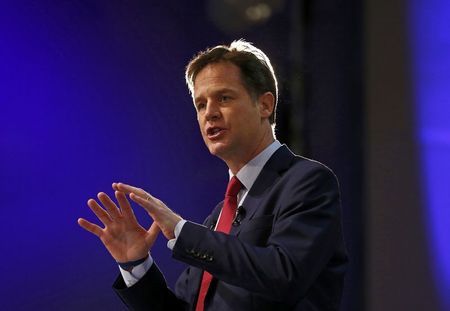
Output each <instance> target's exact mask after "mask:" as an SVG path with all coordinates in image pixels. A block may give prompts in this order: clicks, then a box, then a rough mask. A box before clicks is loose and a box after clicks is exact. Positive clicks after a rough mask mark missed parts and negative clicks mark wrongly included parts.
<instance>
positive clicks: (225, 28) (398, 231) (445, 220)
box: [0, 0, 450, 311]
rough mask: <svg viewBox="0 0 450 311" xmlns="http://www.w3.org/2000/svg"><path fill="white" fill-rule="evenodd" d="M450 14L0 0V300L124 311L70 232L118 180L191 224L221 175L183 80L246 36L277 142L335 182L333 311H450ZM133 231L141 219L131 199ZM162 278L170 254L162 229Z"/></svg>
mask: <svg viewBox="0 0 450 311" xmlns="http://www.w3.org/2000/svg"><path fill="white" fill-rule="evenodd" d="M449 11H450V6H449V4H448V3H446V2H445V1H444V0H433V1H425V0H414V1H407V2H406V1H400V0H393V1H387V0H386V1H384V0H383V1H375V0H365V1H357V0H341V1H325V0H316V1H310V0H304V1H282V0H271V1H251V0H246V1H224V0H223V1H219V0H216V1H213V0H210V1H164V2H163V3H162V2H160V1H137V0H136V1H119V0H111V1H86V0H66V1H10V2H8V1H2V2H1V3H0V59H1V61H0V83H1V86H0V105H1V111H0V148H1V149H0V174H1V175H0V177H1V181H0V194H1V198H2V202H1V211H2V213H1V214H2V217H1V225H0V234H1V237H2V238H1V244H0V255H1V261H0V273H1V274H0V275H1V277H2V282H1V285H0V292H1V295H2V298H3V299H2V300H3V301H2V307H0V309H1V310H62V309H64V310H66V311H69V310H125V307H124V306H123V305H122V303H121V302H120V301H119V299H118V298H117V297H116V296H115V294H114V293H113V292H112V290H111V288H110V287H111V284H112V281H113V280H114V278H115V277H116V275H117V273H118V268H117V266H116V264H115V263H114V261H113V260H112V259H111V257H110V256H109V254H108V253H107V251H106V250H105V249H104V248H103V247H102V245H101V243H100V242H99V241H98V240H97V239H96V238H95V237H94V236H92V235H90V234H89V233H87V232H85V231H83V230H82V229H81V228H79V227H78V225H77V223H76V220H77V218H78V217H85V218H88V219H91V220H94V219H95V217H94V216H93V215H92V214H91V213H90V211H89V209H88V208H87V206H86V201H87V200H88V199H89V198H91V197H94V196H95V195H96V193H97V192H99V191H105V192H107V193H109V194H112V193H113V192H112V190H111V188H110V187H111V183H112V182H115V181H122V182H127V183H131V184H134V185H138V186H140V187H143V188H145V189H146V190H148V191H149V192H151V193H152V194H154V195H155V196H157V197H159V198H161V199H162V200H163V201H165V202H166V203H167V204H168V205H169V206H170V207H171V208H173V209H174V210H176V211H177V212H179V213H180V214H181V215H182V216H183V217H185V218H186V219H190V220H193V221H197V222H201V221H202V220H203V219H204V217H206V216H207V215H208V213H209V211H210V210H211V209H212V207H213V206H215V204H216V203H217V202H218V201H220V200H221V198H222V196H223V190H224V189H225V185H226V182H227V168H226V166H225V165H224V164H223V163H222V162H221V161H220V160H218V159H216V158H214V157H212V156H211V155H209V153H208V151H207V149H206V148H205V147H204V145H203V142H202V139H201V136H200V134H199V131H198V128H197V124H196V119H195V111H194V109H193V106H192V102H191V99H190V96H189V94H188V91H187V88H186V86H185V82H184V67H185V65H186V64H187V62H188V61H189V59H190V58H191V57H192V56H193V54H195V53H196V52H198V51H200V50H203V49H205V48H206V47H208V46H214V45H217V44H221V43H226V44H229V43H230V42H231V41H232V40H234V39H239V38H245V39H246V40H248V41H250V42H253V43H254V44H255V45H256V46H258V47H260V48H261V49H262V50H263V51H265V52H266V53H267V54H268V56H269V57H270V58H271V60H272V62H273V65H274V67H275V71H276V72H277V74H278V77H279V85H280V102H279V106H278V125H277V137H278V139H279V140H280V141H281V142H282V143H286V144H288V145H289V146H290V147H291V148H292V149H293V150H295V151H296V152H297V153H299V154H302V155H304V156H307V157H312V158H314V159H317V160H319V161H321V162H323V163H325V164H326V165H328V166H330V167H331V168H332V169H333V170H334V171H335V173H336V174H337V176H338V177H339V180H340V184H341V191H342V203H343V211H344V219H343V223H344V230H345V237H346V243H347V247H348V249H349V254H350V260H351V262H350V263H351V264H350V267H349V272H348V274H347V279H346V287H345V292H344V298H343V303H342V310H450V299H449V296H448V293H449V292H450V264H449V262H450V249H449V247H448V245H450V241H449V237H450V229H449V228H450V221H449V219H450V212H449V208H448V206H449V204H450V197H449V191H448V185H449V184H450V183H449V177H448V176H450V167H449V164H448V162H449V161H448V159H449V156H450V125H449V124H450V123H449V121H450V108H449V106H450V103H449V99H448V98H449V97H450V96H449V95H450V94H449V91H448V85H450V57H448V55H450V36H449V33H450V23H449V20H450V14H449ZM135 211H136V213H137V214H138V217H139V219H140V220H141V222H142V224H143V225H145V226H149V224H150V220H149V219H148V217H147V216H146V214H145V213H144V212H143V211H142V209H141V208H139V207H136V208H135ZM152 254H153V256H154V258H155V260H156V261H157V262H158V265H159V266H160V267H161V269H162V270H163V271H164V273H165V276H166V278H167V280H168V282H169V284H173V283H174V282H175V280H176V277H177V275H178V274H179V273H180V271H181V270H182V269H183V264H181V263H179V262H176V261H174V260H173V259H171V254H170V251H169V250H168V249H167V248H166V241H165V239H164V238H163V237H161V238H160V239H159V240H158V241H157V244H156V245H155V247H154V248H153V250H152Z"/></svg>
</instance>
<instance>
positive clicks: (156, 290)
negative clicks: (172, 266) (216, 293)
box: [113, 263, 187, 311]
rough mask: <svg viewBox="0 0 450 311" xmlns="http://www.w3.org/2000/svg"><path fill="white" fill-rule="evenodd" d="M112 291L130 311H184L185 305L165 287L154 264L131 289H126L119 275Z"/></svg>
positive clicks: (163, 280)
mask: <svg viewBox="0 0 450 311" xmlns="http://www.w3.org/2000/svg"><path fill="white" fill-rule="evenodd" d="M113 289H114V290H115V292H116V293H117V294H118V295H119V297H120V299H121V300H122V301H123V302H124V303H125V305H126V306H127V307H128V309H130V310H135V311H141V310H142V311H144V310H145V311H149V310H154V311H156V310H158V311H159V310H174V311H176V310H186V309H187V304H186V302H185V301H183V299H182V298H178V297H176V296H175V295H174V294H173V292H172V291H171V290H170V289H169V288H168V287H167V285H166V281H165V279H164V276H163V275H162V273H161V271H160V270H159V268H158V266H157V265H156V263H153V265H152V267H151V268H150V269H149V271H147V273H146V274H145V275H144V277H143V278H142V279H140V280H139V282H137V283H136V284H134V285H133V286H131V287H127V286H126V284H125V282H124V281H123V278H122V276H121V275H119V276H118V277H117V279H116V281H115V282H114V284H113Z"/></svg>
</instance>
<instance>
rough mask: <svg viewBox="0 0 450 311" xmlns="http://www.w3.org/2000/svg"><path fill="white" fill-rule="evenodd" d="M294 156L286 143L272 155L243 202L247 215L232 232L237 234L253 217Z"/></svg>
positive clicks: (233, 227)
mask: <svg viewBox="0 0 450 311" xmlns="http://www.w3.org/2000/svg"><path fill="white" fill-rule="evenodd" d="M294 157H295V155H294V154H293V153H292V151H290V150H289V148H288V147H287V146H286V145H282V146H281V147H280V148H279V149H278V150H277V151H276V152H275V153H274V154H273V155H272V156H271V157H270V159H269V160H268V161H267V163H266V165H264V167H263V169H262V171H261V173H260V174H259V175H258V178H256V181H255V183H254V184H253V187H252V188H251V189H250V190H249V192H248V194H247V197H246V198H245V200H244V202H243V203H242V206H241V208H243V209H244V210H245V217H244V218H243V220H242V222H241V224H240V225H239V226H232V228H231V232H230V234H232V235H237V234H238V233H239V231H240V230H241V227H242V226H244V225H245V223H246V222H248V221H249V220H250V219H251V218H252V216H253V214H254V213H255V212H256V210H257V209H258V205H259V203H260V202H261V198H262V197H263V196H264V195H265V194H266V193H267V191H269V190H270V189H271V188H272V187H273V186H274V184H275V183H276V181H277V180H278V179H279V178H280V176H281V175H282V174H283V172H284V171H286V170H287V169H288V168H289V167H290V166H291V162H292V160H293V159H294Z"/></svg>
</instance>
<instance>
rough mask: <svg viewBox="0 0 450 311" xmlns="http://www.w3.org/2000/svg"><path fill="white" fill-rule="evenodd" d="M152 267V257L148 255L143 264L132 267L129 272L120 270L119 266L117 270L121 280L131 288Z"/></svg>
mask: <svg viewBox="0 0 450 311" xmlns="http://www.w3.org/2000/svg"><path fill="white" fill-rule="evenodd" d="M152 265H153V258H152V256H150V253H149V254H148V257H147V259H146V260H145V261H144V262H143V263H141V264H139V265H137V266H135V267H133V269H131V271H127V270H125V269H122V268H121V267H120V266H119V270H120V274H122V278H123V280H124V282H125V284H126V285H127V287H131V286H133V285H134V284H136V283H137V282H138V281H139V280H140V279H142V277H143V276H144V275H145V274H146V273H147V271H148V270H150V268H151V267H152Z"/></svg>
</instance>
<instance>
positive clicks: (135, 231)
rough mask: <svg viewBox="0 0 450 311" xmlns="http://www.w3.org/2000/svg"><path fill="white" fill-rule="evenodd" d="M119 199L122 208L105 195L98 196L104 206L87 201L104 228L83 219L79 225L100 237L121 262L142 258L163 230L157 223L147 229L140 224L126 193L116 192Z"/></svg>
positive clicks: (101, 193)
mask: <svg viewBox="0 0 450 311" xmlns="http://www.w3.org/2000/svg"><path fill="white" fill-rule="evenodd" d="M115 196H116V198H117V202H119V206H120V208H118V207H117V205H116V204H115V203H114V202H113V201H112V200H111V199H110V198H109V197H108V195H106V194H105V193H103V192H100V193H99V194H98V195H97V197H98V200H99V201H100V203H101V204H102V205H103V207H102V206H101V205H100V204H99V203H97V201H96V200H94V199H90V200H89V201H88V202H87V204H88V206H89V207H90V209H91V210H92V211H93V212H94V214H95V215H96V216H97V217H98V219H99V220H100V221H101V222H102V223H103V224H104V228H101V227H100V226H98V225H96V224H94V223H91V222H89V221H87V220H85V219H83V218H79V219H78V224H79V225H80V226H81V227H82V228H83V229H85V230H87V231H89V232H91V233H93V234H95V235H96V236H98V237H99V238H100V240H101V241H102V243H103V244H104V245H105V247H106V249H107V250H108V251H109V252H110V254H111V255H112V257H113V258H114V259H115V260H116V261H117V262H128V261H134V260H139V259H142V258H144V257H145V256H147V253H148V251H149V249H150V248H151V247H152V246H153V244H154V243H155V240H156V238H157V236H158V233H159V231H160V229H159V227H158V226H157V224H156V223H155V222H154V223H153V224H152V225H151V227H150V229H148V230H145V229H144V228H143V227H142V226H141V225H140V224H139V223H138V222H137V219H136V216H135V215H134V213H133V210H132V208H131V206H130V203H129V202H128V199H127V197H126V195H125V193H123V192H120V191H116V192H115Z"/></svg>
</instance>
